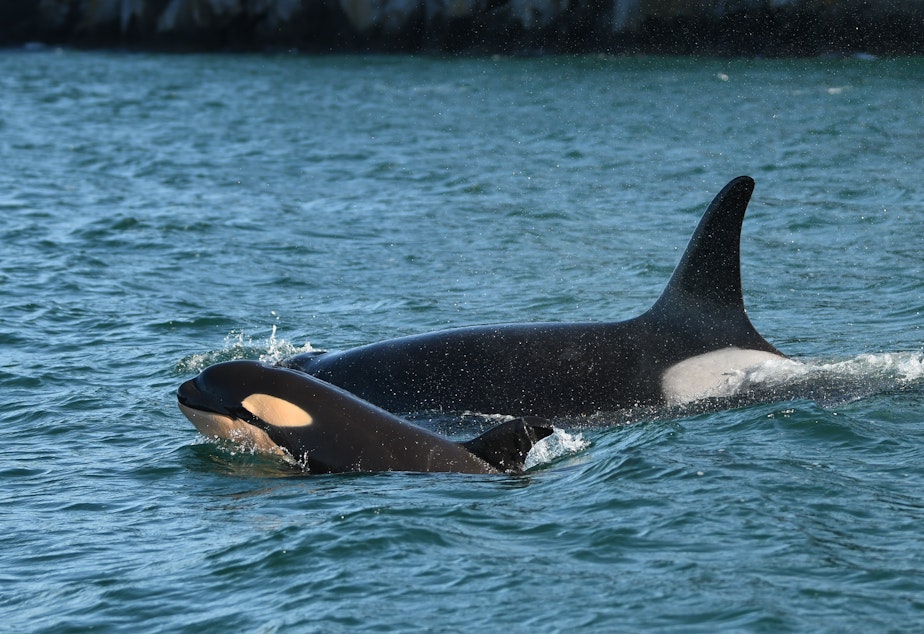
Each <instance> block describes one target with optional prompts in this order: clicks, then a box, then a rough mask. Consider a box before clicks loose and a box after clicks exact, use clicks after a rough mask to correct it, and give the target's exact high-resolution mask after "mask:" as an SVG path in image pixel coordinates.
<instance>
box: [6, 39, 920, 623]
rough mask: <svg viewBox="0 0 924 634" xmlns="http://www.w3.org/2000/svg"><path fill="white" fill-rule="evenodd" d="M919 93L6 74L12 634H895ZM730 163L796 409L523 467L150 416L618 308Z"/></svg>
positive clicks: (903, 572) (452, 79)
mask: <svg viewBox="0 0 924 634" xmlns="http://www.w3.org/2000/svg"><path fill="white" fill-rule="evenodd" d="M922 107H924V60H921V59H896V60H889V59H866V58H864V59H822V60H743V59H730V60H704V59H663V58H589V57H588V58H583V57H576V58H571V57H553V58H533V59H507V58H469V59H439V58H426V57H421V58H416V57H361V56H355V57H304V56H289V55H277V56H273V55H248V56H238V55H224V56H222V55H214V56H170V55H148V54H123V53H98V52H75V51H66V50H65V51H61V50H52V49H47V50H32V51H29V52H24V51H4V52H0V166H2V169H0V218H2V220H0V236H2V242H0V244H2V251H0V302H2V311H0V358H2V365H0V394H2V395H3V399H2V404H3V407H2V410H0V428H2V430H3V442H2V444H0V535H2V537H0V617H2V618H0V631H10V632H14V631H15V632H22V631H31V632H56V633H57V632H81V631H91V630H92V631H97V632H109V631H139V630H141V631H149V632H155V631H164V632H167V631H169V632H183V631H189V632H197V633H202V632H228V631H241V632H244V631H246V632H277V631H278V632H315V631H316V632H363V631H367V632H382V631H429V632H455V631H487V632H496V631H508V632H556V631H576V630H578V629H580V630H581V631H588V632H613V631H637V630H641V629H648V630H653V631H664V632H682V631H689V632H701V631H726V632H739V631H747V632H781V631H793V632H796V631H799V632H802V631H830V632H849V631H856V632H860V631H862V632H868V631H878V632H898V631H912V630H915V629H920V628H921V627H922V626H924V577H922V575H921V572H920V571H921V569H922V567H924V541H922V540H921V532H922V528H921V527H922V524H924V499H922V498H924V493H922V492H924V414H922V406H924V350H922V338H921V335H922V333H921V324H922V321H924V317H922V311H924V270H922V268H924V262H922V257H921V254H922V252H924V231H922V222H924V179H922V178H921V174H922V173H924V126H922V125H921V118H920V117H921V115H920V113H921V112H922V111H924V110H922ZM739 174H749V175H751V176H753V177H754V178H755V179H756V180H757V188H756V191H755V194H754V198H753V200H752V202H751V205H750V208H749V212H748V216H747V218H746V219H745V223H744V230H743V237H742V262H743V278H744V280H743V281H744V288H745V301H746V304H747V306H748V309H749V314H750V316H751V319H752V321H753V322H754V324H755V326H756V327H757V328H758V330H759V331H761V332H762V333H763V334H764V335H765V337H766V338H767V339H768V340H769V341H771V342H772V343H774V344H775V345H776V346H777V347H778V348H780V349H781V350H783V351H784V352H786V353H787V354H789V355H791V356H792V357H793V358H795V359H797V360H798V361H800V362H801V364H802V365H800V366H798V369H793V366H788V369H787V368H782V369H781V368H776V369H771V370H764V371H762V372H763V374H761V372H755V373H751V374H749V375H748V376H744V377H738V379H736V380H739V379H740V381H741V382H742V383H747V384H760V383H762V382H764V383H765V382H768V381H769V382H773V381H777V382H784V383H787V384H788V385H799V386H809V385H810V386H811V387H812V389H811V390H804V391H799V390H796V391H794V392H791V393H787V396H786V397H785V399H784V400H777V401H773V402H769V403H760V404H755V405H749V406H745V407H738V408H735V409H731V410H727V411H720V412H714V411H708V410H704V409H696V408H691V409H689V410H676V411H671V412H648V413H639V415H638V416H636V417H634V418H632V419H631V420H624V419H620V420H616V419H614V418H608V417H607V415H606V414H600V415H597V416H594V417H591V418H588V419H586V420H584V421H577V422H575V421H571V422H569V423H568V424H564V423H562V430H561V431H560V432H558V433H557V434H556V436H555V437H554V441H555V442H554V443H552V444H550V445H548V446H544V447H542V448H540V451H537V452H536V453H535V455H534V456H533V458H532V464H533V467H532V468H531V469H530V471H529V472H528V473H527V474H526V475H525V476H522V477H514V476H459V475H448V474H406V473H386V474H362V475H337V476H311V475H305V474H302V473H299V472H297V471H294V470H292V469H290V468H288V467H287V466H286V465H285V464H283V463H280V462H279V461H278V460H276V459H273V458H269V457H266V456H261V455H259V454H254V453H252V452H250V451H248V450H247V449H246V448H242V447H235V446H232V445H227V444H221V443H215V442H212V441H208V440H206V439H203V438H202V437H200V436H198V435H197V433H196V432H195V430H194V429H193V428H192V426H191V425H190V424H189V423H188V422H187V421H186V420H185V418H184V417H183V416H182V415H181V414H180V413H179V411H178V410H177V407H176V404H175V397H174V393H175V390H176V387H177V386H178V385H179V384H180V383H181V382H182V381H184V380H185V379H187V378H189V377H191V376H193V375H194V374H195V373H196V372H198V371H199V370H201V369H203V368H204V367H206V366H207V365H208V364H210V363H213V362H216V361H221V360H225V359H232V358H262V359H266V360H276V359H280V358H282V357H284V356H286V355H289V354H293V353H296V352H301V351H305V350H311V349H338V348H345V347H349V346H353V345H358V344H362V343H367V342H372V341H377V340H380V339H383V338H386V337H391V336H396V335H404V334H411V333H417V332H423V331H427V330H432V329H437V328H443V327H449V326H456V325H464V324H476V323H492V322H509V321H546V320H551V321H577V320H616V319H623V318H628V317H631V316H634V315H636V314H638V313H640V312H641V311H643V310H644V309H645V308H647V306H649V305H650V304H651V302H653V301H654V300H655V298H656V297H657V295H658V293H659V292H660V290H661V288H662V286H663V285H664V283H665V282H666V280H667V278H668V277H669V275H670V273H671V271H672V269H673V267H674V265H675V264H676V262H677V260H678V258H679V255H680V253H681V252H682V249H683V247H684V246H685V244H686V242H687V240H688V239H689V236H690V234H691V233H692V230H693V228H694V227H695V224H696V222H697V220H698V219H699V216H700V214H701V213H702V211H703V209H704V208H705V206H706V204H707V203H708V202H709V200H710V199H711V198H712V196H713V195H715V193H717V192H718V191H719V189H720V188H721V187H722V186H723V185H724V184H725V183H726V182H727V181H728V180H730V179H731V178H733V177H734V176H737V175H739ZM800 381H801V383H800ZM782 398H783V397H781V399H782ZM423 418H424V420H421V422H422V424H431V425H434V426H435V427H436V428H438V429H440V430H442V431H444V432H446V433H452V434H455V435H459V436H460V437H466V436H468V435H471V434H472V433H474V431H476V428H477V427H478V426H479V425H480V423H479V422H478V421H476V420H473V419H474V417H462V418H455V419H451V420H447V419H441V420H436V419H434V420H430V419H426V417H423Z"/></svg>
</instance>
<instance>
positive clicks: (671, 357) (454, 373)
mask: <svg viewBox="0 0 924 634" xmlns="http://www.w3.org/2000/svg"><path fill="white" fill-rule="evenodd" d="M753 189H754V181H753V180H752V179H750V178H749V177H746V176H742V177H739V178H736V179H735V180H733V181H731V182H730V183H729V184H728V185H727V186H726V187H725V188H724V189H723V190H722V191H721V192H720V193H719V194H718V195H717V196H716V197H715V199H714V200H713V201H712V203H711V204H710V205H709V207H708V209H707V210H706V212H705V214H704V215H703V218H702V220H701V221H700V223H699V226H698V227H697V229H696V231H695V232H694V234H693V237H692V238H691V240H690V243H689V245H688V246H687V249H686V251H685V252H684V254H683V257H682V258H681V260H680V263H679V264H678V265H677V268H676V269H675V271H674V273H673V276H672V277H671V279H670V281H669V282H668V284H667V287H666V288H665V290H664V292H663V294H662V295H661V297H660V299H658V301H657V302H656V303H655V304H654V305H653V306H652V307H651V308H650V309H649V310H648V311H646V312H645V313H643V314H642V315H640V316H638V317H636V318H634V319H630V320H628V321H622V322H614V323H531V324H507V325H495V326H474V327H467V328H457V329H452V330H445V331H439V332H433V333H428V334H422V335H416V336H409V337H401V338H398V339H392V340H388V341H384V342H381V343H374V344H370V345H365V346H361V347H358V348H353V349H350V350H346V351H343V352H329V353H323V354H305V355H299V356H295V357H291V358H289V359H286V360H284V361H283V362H282V363H281V365H283V366H285V367H288V368H293V369H296V370H300V371H302V372H306V373H308V374H311V375H313V376H316V377H319V378H321V379H323V380H324V381H327V382H329V383H332V384H334V385H338V386H340V387H341V388H343V389H345V390H348V391H349V392H351V393H353V394H355V395H357V396H358V397H360V398H362V399H364V400H367V401H370V402H371V403H374V404H376V405H378V406H379V407H382V408H385V409H388V410H390V411H394V412H416V411H423V410H441V411H466V410H468V411H475V412H481V413H500V414H511V415H516V416H524V415H538V416H546V417H553V416H571V415H575V416H576V415H584V414H591V413H595V412H601V411H603V412H605V411H617V410H625V409H631V408H634V407H639V406H658V405H677V404H683V403H687V402H691V401H695V400H699V399H703V398H708V397H712V396H719V395H721V396H724V394H720V393H719V392H721V388H722V386H723V385H725V382H726V378H725V377H727V375H728V374H729V373H732V372H736V371H742V370H744V369H746V368H749V367H753V366H755V365H757V364H759V363H761V362H763V361H766V360H769V359H780V358H782V355H781V353H780V352H778V351H777V350H776V348H774V347H773V346H772V345H770V344H769V343H768V342H767V341H766V340H765V339H764V338H763V337H762V336H761V335H760V334H758V332H757V331H756V330H755V329H754V327H753V326H752V325H751V322H750V320H749V319H748V316H747V313H746V312H745V308H744V300H743V298H742V291H741V270H740V236H741V226H742V221H743V219H744V214H745V210H746V209H747V205H748V202H749V200H750V198H751V193H752V192H753Z"/></svg>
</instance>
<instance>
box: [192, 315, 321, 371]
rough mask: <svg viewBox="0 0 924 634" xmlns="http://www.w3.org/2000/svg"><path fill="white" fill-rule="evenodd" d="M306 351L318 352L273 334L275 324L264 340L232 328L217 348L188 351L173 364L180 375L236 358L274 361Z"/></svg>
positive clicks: (264, 361) (266, 361)
mask: <svg viewBox="0 0 924 634" xmlns="http://www.w3.org/2000/svg"><path fill="white" fill-rule="evenodd" d="M305 352H320V351H319V350H318V349H316V348H314V347H312V345H311V343H310V342H307V341H306V342H305V343H304V344H303V345H301V346H298V345H295V344H293V343H291V342H289V341H286V340H285V339H279V338H277V337H276V324H273V325H272V328H271V331H270V335H269V337H268V338H267V339H264V340H259V339H257V340H255V339H254V338H253V337H251V336H249V335H248V334H247V333H245V332H244V331H243V330H232V331H231V332H230V333H228V334H227V335H226V336H225V341H224V346H223V347H222V348H220V349H218V350H211V351H209V352H202V353H197V354H191V355H189V356H186V357H183V358H182V359H181V360H180V361H179V362H178V363H177V365H176V371H177V372H178V373H180V374H196V373H199V372H201V371H202V370H204V369H205V368H207V367H208V366H210V365H214V364H216V363H221V362H223V361H233V360H236V359H256V360H257V361H262V362H263V363H276V362H278V361H280V360H282V359H284V358H286V357H291V356H293V355H296V354H302V353H305Z"/></svg>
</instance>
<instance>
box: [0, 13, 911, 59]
mask: <svg viewBox="0 0 924 634" xmlns="http://www.w3.org/2000/svg"><path fill="white" fill-rule="evenodd" d="M37 43H38V44H47V45H64V46H75V47H88V48H100V47H112V48H124V49H137V50H170V51H252V50H282V51H288V50H294V51H304V52H315V53H320V52H360V51H391V52H430V53H469V54H491V53H504V54H534V53H537V54H538V53H592V52H595V53H611V54H631V53H652V54H681V55H763V56H816V55H829V54H830V55H851V54H858V53H864V54H874V55H906V54H922V53H924V1H922V0H3V2H2V3H0V46H23V45H34V44H37Z"/></svg>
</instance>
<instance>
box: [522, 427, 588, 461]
mask: <svg viewBox="0 0 924 634" xmlns="http://www.w3.org/2000/svg"><path fill="white" fill-rule="evenodd" d="M554 429H555V431H554V433H553V434H552V435H551V436H546V437H545V438H543V439H542V440H540V441H539V442H537V443H536V444H535V445H533V448H532V449H531V450H530V452H529V454H528V455H527V456H526V462H525V464H524V469H525V470H527V471H528V470H529V469H532V468H534V467H537V466H539V465H543V464H548V463H550V462H552V461H554V460H557V459H558V458H561V457H563V456H570V455H573V454H576V453H580V452H581V451H584V450H585V449H587V448H588V447H589V446H590V441H588V440H584V437H583V435H582V434H580V433H577V434H569V433H568V432H566V431H565V430H563V429H559V428H557V427H556V428H554Z"/></svg>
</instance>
